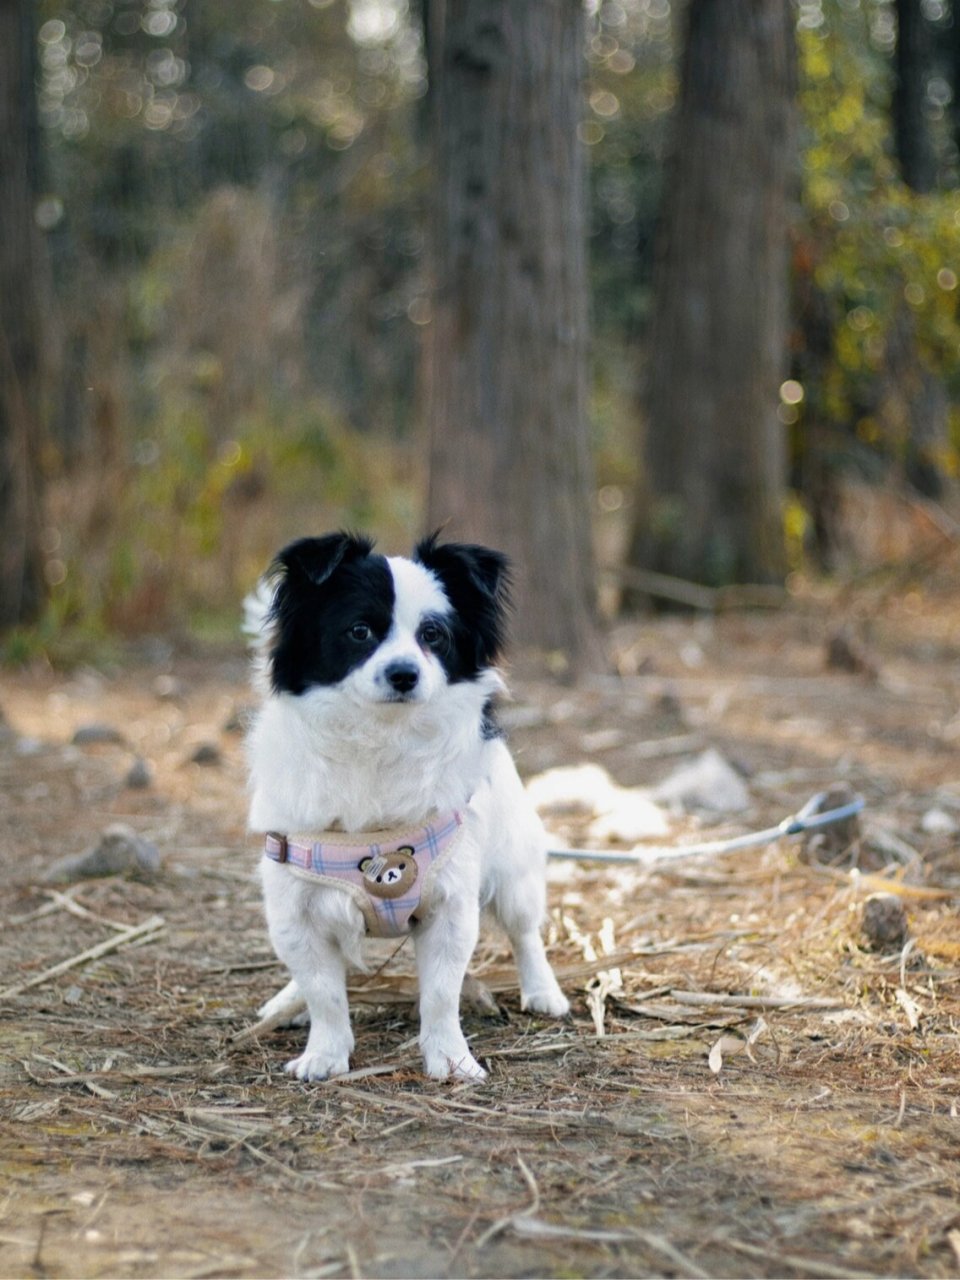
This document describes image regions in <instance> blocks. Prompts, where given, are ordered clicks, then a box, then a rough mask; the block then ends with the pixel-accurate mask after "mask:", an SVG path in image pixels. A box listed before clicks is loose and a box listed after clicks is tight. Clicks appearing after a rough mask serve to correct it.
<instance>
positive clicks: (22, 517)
mask: <svg viewBox="0 0 960 1280" xmlns="http://www.w3.org/2000/svg"><path fill="white" fill-rule="evenodd" d="M32 12H33V6H32V4H30V3H29V0H0V631H3V630H5V629H7V628H9V627H12V626H15V625H17V624H18V623H21V622H28V621H31V620H33V619H34V618H35V617H36V616H37V614H38V612H39V610H40V608H41V605H42V603H43V598H44V588H43V570H42V563H41V556H40V545H39V544H40V501H39V491H38V486H39V469H38V464H37V452H38V447H37V446H38V437H39V418H40V414H39V400H40V385H39V383H40V373H39V370H40V358H41V335H40V308H39V304H38V298H37V287H36V279H37V270H36V262H37V256H36V255H37V243H36V237H37V231H36V226H35V223H34V206H35V201H36V197H35V186H34V184H35V173H36V127H35V118H34V110H33V103H34V72H33V68H34V38H35V37H34V32H33V21H32Z"/></svg>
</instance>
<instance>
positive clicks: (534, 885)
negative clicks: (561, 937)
mask: <svg viewBox="0 0 960 1280" xmlns="http://www.w3.org/2000/svg"><path fill="white" fill-rule="evenodd" d="M490 905H491V908H492V911H493V914H494V917H495V918H496V920H497V921H498V922H499V924H500V926H501V927H502V929H503V931H504V932H505V933H506V935H507V937H508V938H509V940H510V946H511V948H512V949H513V957H514V960H515V961H516V965H517V973H518V976H519V978H520V1002H521V1007H522V1008H524V1009H527V1010H530V1011H531V1012H534V1013H546V1014H549V1016H550V1017H551V1018H563V1017H565V1016H566V1015H567V1014H568V1013H569V1012H570V1001H569V1000H568V999H567V997H566V996H565V995H564V994H563V992H562V991H561V990H560V985H559V983H558V982H557V980H556V978H555V977H554V973H553V970H552V969H551V968H550V961H549V960H548V959H547V953H546V950H545V949H544V945H543V938H542V937H541V936H540V923H541V921H542V919H543V916H544V914H545V907H546V895H545V892H544V884H543V881H542V879H541V878H540V877H539V876H536V875H520V876H517V877H514V878H510V879H508V878H507V877H504V879H503V882H502V883H501V884H500V885H499V886H498V891H497V893H496V895H495V897H494V899H493V902H492V903H491V904H490Z"/></svg>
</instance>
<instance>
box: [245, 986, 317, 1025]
mask: <svg viewBox="0 0 960 1280" xmlns="http://www.w3.org/2000/svg"><path fill="white" fill-rule="evenodd" d="M257 1017H258V1018H259V1019H260V1020H261V1022H267V1021H269V1022H271V1023H272V1024H273V1026H275V1027H305V1026H306V1025H307V1023H308V1022H309V1021H310V1014H309V1013H308V1012H307V1002H306V1000H304V998H303V994H302V992H301V991H300V988H299V987H298V986H297V984H296V982H288V983H287V985H286V986H285V987H284V988H283V990H282V991H278V992H277V994H276V995H275V996H271V997H270V999H269V1000H268V1001H267V1002H266V1003H265V1004H262V1005H261V1006H260V1008H259V1009H258V1010H257Z"/></svg>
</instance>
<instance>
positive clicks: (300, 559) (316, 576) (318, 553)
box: [273, 532, 373, 587]
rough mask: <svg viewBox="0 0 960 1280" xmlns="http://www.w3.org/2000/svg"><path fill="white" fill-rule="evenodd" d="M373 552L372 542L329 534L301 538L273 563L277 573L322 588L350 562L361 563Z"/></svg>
mask: <svg viewBox="0 0 960 1280" xmlns="http://www.w3.org/2000/svg"><path fill="white" fill-rule="evenodd" d="M372 550H373V542H372V540H371V539H370V538H365V537H363V536H361V535H359V534H354V533H345V532H340V533H328V534H325V535H324V536H323V537H322V538H300V539H299V540H298V541H297V542H291V543H290V545H289V546H287V547H284V549H283V550H282V551H281V552H280V553H279V555H278V556H277V558H276V560H275V561H274V565H273V567H274V572H276V573H284V574H286V575H287V576H288V577H300V578H305V579H306V580H307V581H308V582H312V583H313V585H314V586H316V587H319V586H321V585H322V584H323V583H324V582H326V581H327V579H328V578H329V577H330V576H331V574H332V573H333V572H334V571H335V570H336V569H338V568H339V567H340V565H341V564H344V563H346V562H347V561H350V560H359V559H361V558H362V557H363V556H368V555H369V554H370V552H371V551H372Z"/></svg>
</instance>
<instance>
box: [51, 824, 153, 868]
mask: <svg viewBox="0 0 960 1280" xmlns="http://www.w3.org/2000/svg"><path fill="white" fill-rule="evenodd" d="M159 870H160V850H159V849H158V848H157V846H156V845H155V844H153V843H152V842H151V841H149V840H145V839H144V838H143V837H142V836H139V835H137V833H136V831H134V830H133V828H132V827H128V826H125V825H124V824H123V823H120V822H118V823H115V824H114V825H113V826H109V827H107V828H106V830H105V831H104V832H103V834H102V835H101V837H100V839H99V841H98V842H97V843H96V844H95V845H93V846H92V848H90V849H87V850H85V851H84V852H83V853H81V854H70V855H69V856H68V857H66V858H61V859H60V860H59V862H55V863H54V864H53V866H52V867H51V868H50V870H49V871H48V872H47V875H46V879H47V880H52V881H64V880H83V879H92V878H94V877H98V876H117V875H126V874H133V875H141V876H153V875H156V873H157V872H158V871H159Z"/></svg>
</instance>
